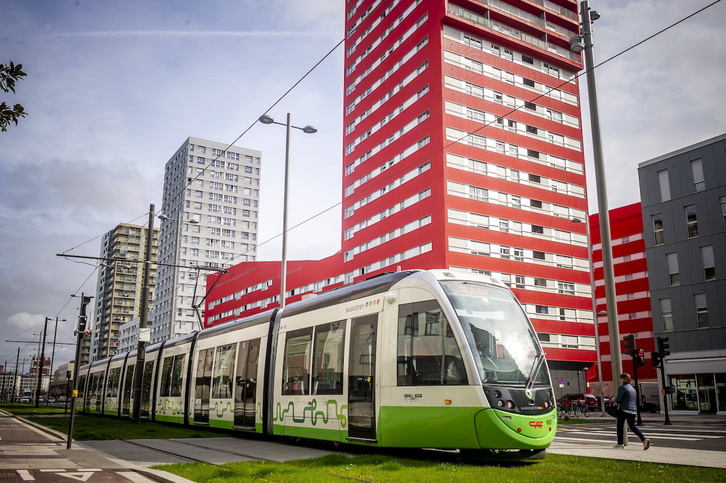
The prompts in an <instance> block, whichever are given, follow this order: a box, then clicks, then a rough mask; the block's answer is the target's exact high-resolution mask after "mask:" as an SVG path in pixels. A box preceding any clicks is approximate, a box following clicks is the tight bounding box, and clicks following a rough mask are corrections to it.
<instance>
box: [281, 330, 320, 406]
mask: <svg viewBox="0 0 726 483" xmlns="http://www.w3.org/2000/svg"><path fill="white" fill-rule="evenodd" d="M312 340H313V328H312V327H310V328H307V329H300V330H295V331H291V332H288V333H287V338H286V339H285V355H284V359H283V365H282V394H283V395H291V394H309V393H310V349H311V346H312Z"/></svg>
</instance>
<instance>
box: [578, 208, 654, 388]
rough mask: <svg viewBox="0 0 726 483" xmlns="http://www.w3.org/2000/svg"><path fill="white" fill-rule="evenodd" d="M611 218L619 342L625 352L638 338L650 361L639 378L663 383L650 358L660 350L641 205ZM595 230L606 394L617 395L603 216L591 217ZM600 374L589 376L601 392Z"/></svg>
mask: <svg viewBox="0 0 726 483" xmlns="http://www.w3.org/2000/svg"><path fill="white" fill-rule="evenodd" d="M609 216H610V232H611V239H612V250H613V270H614V272H615V294H616V300H617V304H616V305H617V310H618V328H619V331H620V336H621V338H620V340H619V341H618V343H619V344H620V348H621V352H622V349H623V348H624V342H623V337H625V336H628V335H633V336H634V339H635V347H636V348H637V349H642V350H643V355H644V359H645V365H644V366H642V367H639V368H638V379H639V381H640V382H652V383H656V382H657V381H658V374H657V370H656V369H655V368H654V367H653V365H652V364H651V360H650V353H651V352H653V351H655V350H656V348H655V342H654V338H653V318H652V314H651V304H650V288H649V282H648V261H647V259H646V257H645V239H644V236H643V215H642V208H641V204H640V203H633V204H632V205H627V206H622V207H620V208H615V209H613V210H610V215H609ZM590 230H591V232H590V233H591V237H592V244H593V254H592V264H593V274H594V278H595V297H596V305H597V311H596V314H599V315H598V316H597V320H598V324H597V325H598V337H599V340H600V357H601V359H602V361H603V362H602V375H603V381H604V386H605V387H604V392H605V393H606V394H612V369H611V366H610V361H611V358H610V353H611V349H610V347H611V344H612V341H611V340H610V337H609V330H608V320H607V312H606V309H607V307H606V302H605V281H604V274H603V262H602V245H601V242H600V216H599V214H594V215H591V216H590ZM622 361H623V371H624V372H627V373H629V374H631V375H632V374H633V373H634V368H633V358H632V357H631V356H629V355H627V354H625V353H624V352H622ZM595 369H596V368H595V367H593V370H590V371H588V373H587V379H588V384H590V387H596V384H598V372H597V371H596V370H595ZM593 392H595V393H597V392H598V391H596V390H593Z"/></svg>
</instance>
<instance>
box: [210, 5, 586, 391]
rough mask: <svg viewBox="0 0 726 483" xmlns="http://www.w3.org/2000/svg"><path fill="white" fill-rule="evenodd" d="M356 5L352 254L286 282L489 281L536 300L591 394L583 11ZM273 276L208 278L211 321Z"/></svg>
mask: <svg viewBox="0 0 726 483" xmlns="http://www.w3.org/2000/svg"><path fill="white" fill-rule="evenodd" d="M345 8H346V32H347V39H346V43H345V73H344V75H345V77H344V88H345V92H344V106H345V108H344V109H345V112H344V133H343V136H344V143H343V144H344V153H343V165H342V170H343V193H342V199H343V220H342V227H343V233H342V242H341V243H342V251H341V254H340V255H339V257H335V256H333V257H330V258H328V259H325V261H322V262H321V264H320V265H319V267H320V270H321V272H320V273H318V272H317V271H316V270H313V269H306V270H304V271H297V272H296V273H297V275H296V276H293V275H291V276H289V278H288V285H287V286H288V288H289V292H288V293H289V294H290V297H291V298H290V299H289V300H290V301H294V300H295V299H296V297H300V296H302V294H303V293H305V292H306V290H303V289H308V288H310V287H317V288H318V289H320V290H324V289H325V288H326V287H328V286H332V285H335V284H337V283H340V282H343V283H350V282H354V281H357V280H362V279H364V278H368V277H370V276H373V275H376V274H378V273H382V272H389V271H395V270H398V269H410V268H452V269H461V270H472V271H478V272H486V273H489V274H491V275H493V276H495V277H497V278H500V279H502V280H503V281H504V282H505V283H507V284H508V285H509V286H510V287H512V289H513V290H514V292H515V293H516V295H517V297H518V298H519V300H520V301H521V302H522V304H523V305H524V307H525V310H526V311H527V313H528V314H529V316H530V317H531V318H532V320H533V322H534V324H535V327H536V329H537V332H538V333H539V337H540V340H541V342H542V345H543V346H544V347H545V350H546V352H547V357H548V360H549V361H550V367H551V369H553V376H554V377H555V378H556V379H563V386H565V387H562V390H563V391H566V392H582V390H579V391H578V390H577V389H578V388H579V386H580V384H581V383H582V384H584V379H583V376H584V374H583V372H582V371H583V368H585V367H588V366H590V365H591V364H593V363H594V362H595V359H596V358H595V343H594V340H595V339H594V324H593V315H592V314H593V313H592V310H591V309H592V293H591V289H590V274H589V262H588V253H587V252H588V250H587V239H586V234H585V226H584V223H576V222H573V220H574V219H579V220H584V219H586V216H587V214H586V210H587V199H586V194H585V172H584V153H583V142H582V130H581V120H580V118H581V114H580V100H579V85H578V81H577V77H576V75H575V73H576V72H577V71H579V70H580V69H581V68H582V62H581V59H580V54H573V53H571V52H570V50H569V38H570V37H571V36H574V35H577V34H578V33H579V23H578V15H577V2H576V1H574V0H545V1H544V2H532V1H530V0H506V1H504V0H455V1H454V0H452V1H448V0H444V1H421V0H419V1H413V2H412V1H400V0H392V1H381V0H358V1H356V0H349V1H347V2H345ZM256 265H259V263H255V262H251V263H245V264H242V265H240V266H238V268H237V269H235V270H233V272H235V273H251V272H250V270H251V269H250V268H249V267H253V266H256ZM294 266H295V265H294V262H292V263H291V266H290V271H292V270H293V267H294ZM277 267H279V263H278V264H277ZM269 272H270V273H269V274H268V275H264V276H263V275H262V274H261V273H259V272H258V274H257V275H254V273H252V275H251V276H250V275H248V276H246V277H237V278H234V277H223V278H222V279H221V280H220V281H219V283H218V284H215V282H214V281H211V280H210V282H209V284H208V287H212V286H214V287H215V288H214V290H215V292H214V294H213V295H210V297H209V299H210V301H212V304H211V307H208V311H207V314H208V315H209V316H210V317H211V318H210V322H213V323H218V322H221V321H223V320H230V319H231V317H232V315H234V313H235V312H239V310H236V309H235V305H236V307H237V308H239V307H240V306H249V305H250V304H249V303H242V299H237V302H234V303H232V299H230V298H229V297H232V298H234V297H233V294H238V296H239V297H242V296H243V295H244V296H245V297H246V299H245V301H246V302H249V301H250V300H251V299H249V297H248V295H249V292H247V293H243V292H244V291H245V287H251V286H253V285H256V284H258V283H269V284H274V285H277V287H278V290H279V281H278V280H279V275H278V276H273V275H272V271H271V270H270V271H269ZM332 273H334V274H336V276H331V274H332ZM233 278H234V279H235V280H237V281H236V282H233V281H232V279H233ZM257 278H260V280H257ZM263 279H264V280H263ZM328 282H330V283H328ZM243 286H244V287H243ZM241 289H242V290H241ZM293 291H294V293H293ZM309 291H311V292H314V291H316V290H312V289H311V290H309ZM317 291H319V290H317ZM273 292H274V290H273ZM258 295H259V296H260V297H261V298H260V300H263V299H264V300H263V305H265V306H268V305H269V304H270V303H277V301H276V298H275V296H274V295H272V294H268V296H267V297H262V294H258ZM225 299H226V300H225ZM223 300H225V302H226V303H225V302H222V301H223ZM221 314H228V315H227V316H225V317H222V316H221Z"/></svg>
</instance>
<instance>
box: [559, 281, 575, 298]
mask: <svg viewBox="0 0 726 483" xmlns="http://www.w3.org/2000/svg"><path fill="white" fill-rule="evenodd" d="M557 292H559V293H561V294H564V295H575V284H574V283H570V282H557Z"/></svg>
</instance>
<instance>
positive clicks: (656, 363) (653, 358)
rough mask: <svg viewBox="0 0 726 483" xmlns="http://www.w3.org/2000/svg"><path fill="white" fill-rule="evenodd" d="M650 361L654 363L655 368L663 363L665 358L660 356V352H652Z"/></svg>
mask: <svg viewBox="0 0 726 483" xmlns="http://www.w3.org/2000/svg"><path fill="white" fill-rule="evenodd" d="M650 361H651V362H652V363H653V367H655V368H658V367H660V366H662V365H663V358H662V357H661V356H660V352H651V353H650Z"/></svg>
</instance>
